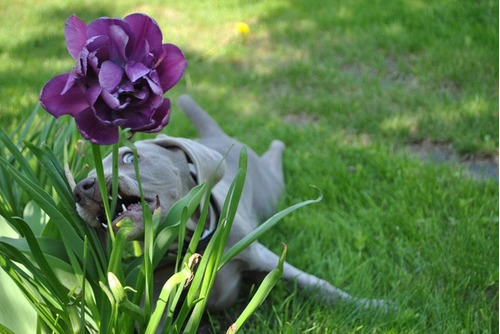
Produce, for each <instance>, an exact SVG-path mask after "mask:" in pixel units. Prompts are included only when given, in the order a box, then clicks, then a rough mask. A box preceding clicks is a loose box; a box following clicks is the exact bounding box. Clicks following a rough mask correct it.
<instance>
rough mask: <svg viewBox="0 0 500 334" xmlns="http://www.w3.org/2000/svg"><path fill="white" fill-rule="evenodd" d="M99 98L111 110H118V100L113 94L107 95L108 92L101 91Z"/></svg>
mask: <svg viewBox="0 0 500 334" xmlns="http://www.w3.org/2000/svg"><path fill="white" fill-rule="evenodd" d="M101 97H102V99H103V100H104V102H106V104H107V105H108V107H110V108H111V109H118V108H120V100H118V99H117V98H116V97H115V96H114V95H113V94H111V93H109V92H108V91H106V90H103V91H102V94H101ZM127 104H128V103H127Z"/></svg>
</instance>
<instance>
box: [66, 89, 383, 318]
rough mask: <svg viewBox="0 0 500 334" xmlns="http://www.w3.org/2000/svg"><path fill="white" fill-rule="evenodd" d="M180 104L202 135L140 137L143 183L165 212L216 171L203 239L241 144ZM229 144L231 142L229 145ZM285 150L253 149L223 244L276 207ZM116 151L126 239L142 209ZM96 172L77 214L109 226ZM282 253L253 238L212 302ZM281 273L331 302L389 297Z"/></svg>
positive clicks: (125, 151)
mask: <svg viewBox="0 0 500 334" xmlns="http://www.w3.org/2000/svg"><path fill="white" fill-rule="evenodd" d="M179 104H180V106H181V108H182V109H183V110H184V112H185V113H186V115H187V116H188V117H189V119H190V120H191V122H192V123H193V124H194V126H195V127H196V129H197V130H198V132H199V134H200V136H201V138H200V139H199V140H197V141H194V140H191V139H184V138H174V137H168V136H165V135H159V136H158V137H157V138H156V139H154V140H144V141H139V142H136V143H135V145H136V147H137V152H138V159H139V161H138V163H139V170H140V172H141V175H140V176H141V181H142V187H143V192H144V197H145V200H146V201H147V203H148V205H149V207H150V209H151V210H152V211H153V210H154V209H155V207H156V206H157V205H161V209H162V210H161V212H162V215H163V217H162V218H164V217H165V216H166V214H167V212H168V211H169V209H170V207H171V206H172V205H173V204H174V203H176V202H177V201H178V200H179V199H181V198H182V197H183V196H185V195H186V194H187V193H188V192H189V190H190V189H191V188H192V187H194V186H195V185H197V184H199V183H201V182H204V181H205V180H207V179H209V178H210V177H211V176H212V174H213V173H215V172H216V170H217V175H216V179H215V181H216V184H215V186H214V188H213V190H212V196H211V198H212V200H211V208H210V211H211V212H210V214H209V218H208V220H207V222H206V223H205V231H204V234H203V236H202V240H204V241H206V240H207V239H208V238H210V236H211V233H212V232H213V230H214V229H215V227H216V222H217V220H218V217H217V215H218V212H219V210H220V207H221V206H222V203H223V202H224V199H225V197H226V193H227V191H228V189H229V186H230V184H231V182H232V180H233V178H234V176H235V174H236V172H237V170H238V159H239V151H240V149H241V147H242V146H243V144H242V143H240V142H238V141H237V140H235V139H233V138H231V137H229V136H228V135H227V134H226V133H224V131H223V130H222V129H221V128H220V127H219V125H218V124H217V123H216V122H215V121H214V120H213V119H212V118H211V117H210V116H208V115H207V113H205V112H204V111H203V110H202V109H201V108H200V107H199V106H198V105H197V104H196V103H195V102H194V101H193V100H192V99H191V98H190V97H188V96H182V97H181V98H180V99H179ZM232 145H234V147H232V149H230V148H231V146H232ZM283 150H284V144H283V143H282V142H281V141H279V140H274V141H273V142H272V143H271V145H270V147H269V149H268V151H267V152H265V153H264V154H263V155H262V156H258V155H257V154H256V153H255V152H254V151H252V150H251V149H249V148H248V170H247V176H246V181H245V186H244V188H243V193H242V195H241V200H240V203H239V206H238V211H237V213H236V217H235V220H234V224H233V227H232V229H231V233H230V236H229V240H228V244H227V247H226V249H229V248H230V247H231V246H232V245H234V244H235V243H236V242H238V241H239V240H241V239H242V238H243V237H245V236H246V235H247V234H248V233H250V232H251V231H252V230H253V229H255V228H256V227H257V225H258V223H259V222H261V221H264V220H265V219H267V218H268V217H270V216H271V215H273V214H274V213H275V212H276V211H277V205H278V200H279V198H280V196H281V194H282V192H283V188H284V182H283V170H282V152H283ZM228 151H229V154H228V155H227V157H226V159H225V163H224V164H223V165H222V166H221V168H219V169H217V167H218V166H219V164H220V162H221V160H222V156H223V155H225V154H226V153H227V152H228ZM119 157H120V158H119V159H120V161H119V177H118V180H119V196H118V198H119V200H118V205H117V210H116V212H115V214H114V217H113V219H114V221H113V226H112V228H113V229H115V230H116V229H117V227H116V223H117V222H118V221H119V220H121V219H122V218H123V217H129V218H130V219H131V220H132V222H133V225H134V229H133V232H132V233H131V235H130V236H129V238H139V237H141V235H142V233H143V215H142V206H141V203H140V193H139V188H138V184H137V180H136V178H135V170H134V164H133V159H134V155H133V153H132V151H131V150H130V149H129V148H121V149H120V150H119ZM111 164H112V161H111V157H110V156H108V157H107V158H105V159H104V160H103V166H104V171H105V174H106V177H107V178H109V179H110V178H111ZM95 175H96V174H95V172H91V173H89V175H88V178H86V179H84V180H83V181H81V182H79V183H78V184H77V185H76V187H75V189H74V198H75V202H76V205H77V210H78V213H79V215H80V216H81V217H82V218H83V219H84V220H85V221H86V222H87V223H88V224H90V225H91V226H94V227H96V228H104V229H107V228H109V227H108V226H107V225H106V219H105V214H104V209H103V205H102V197H101V195H100V191H99V187H98V183H97V180H96V176H95ZM108 183H109V182H108ZM193 224H196V223H195V221H194V220H193V221H192V222H190V223H188V228H189V227H191V228H193ZM201 242H202V241H201V240H200V243H201ZM278 260H279V257H278V255H276V254H274V253H273V252H272V251H270V250H269V249H268V248H266V247H265V246H263V245H262V244H260V243H258V242H254V243H253V244H251V245H250V246H249V247H248V248H247V249H245V250H244V251H243V252H242V253H240V254H239V255H237V256H236V257H235V258H234V259H233V260H231V261H230V262H229V263H227V264H226V265H225V266H224V267H223V268H222V269H221V270H220V271H219V272H218V273H217V276H216V280H215V283H214V286H213V289H212V291H211V294H210V297H209V301H208V305H207V307H208V309H209V310H211V311H214V310H221V309H224V308H227V307H229V306H230V305H232V304H233V303H234V302H235V301H236V299H237V297H238V291H239V288H240V283H241V280H242V278H243V276H244V274H245V273H247V272H262V273H267V272H270V271H271V270H273V269H274V268H275V267H276V265H277V263H278ZM170 275H171V272H169V271H165V270H161V269H159V270H156V271H155V285H158V286H160V287H161V286H162V285H163V283H164V282H165V281H166V279H167V278H168V277H169V276H170ZM283 277H284V278H285V279H289V280H297V283H298V285H299V286H300V287H301V288H303V289H307V290H311V291H313V292H316V293H317V294H318V296H321V297H322V298H325V299H326V300H327V301H329V302H331V303H335V302H337V301H339V300H341V301H349V302H353V303H355V304H357V305H359V306H362V307H370V306H377V307H379V306H382V307H384V308H385V303H384V302H383V301H381V300H369V299H360V298H355V297H352V296H350V295H349V294H347V293H346V292H344V291H342V290H340V289H338V288H336V287H334V286H332V285H331V284H330V283H328V282H327V281H325V280H323V279H320V278H318V277H316V276H314V275H311V274H308V273H305V272H303V271H301V270H299V269H297V268H295V267H294V266H292V265H290V264H288V263H285V264H284V270H283Z"/></svg>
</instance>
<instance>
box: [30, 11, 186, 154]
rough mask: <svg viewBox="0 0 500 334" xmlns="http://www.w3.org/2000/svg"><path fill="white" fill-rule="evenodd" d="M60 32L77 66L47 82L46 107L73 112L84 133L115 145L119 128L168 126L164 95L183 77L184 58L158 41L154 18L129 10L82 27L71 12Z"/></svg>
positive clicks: (51, 110)
mask: <svg viewBox="0 0 500 334" xmlns="http://www.w3.org/2000/svg"><path fill="white" fill-rule="evenodd" d="M64 36H65V38H66V46H67V48H68V52H69V54H70V55H71V56H72V57H73V58H74V59H75V60H76V65H75V67H74V68H73V70H72V71H71V72H70V73H65V74H61V75H58V76H56V77H54V78H52V79H51V80H50V81H49V82H47V83H46V84H45V86H44V87H43V89H42V91H41V93H40V102H41V104H42V106H43V107H44V108H45V110H47V111H48V112H49V113H50V114H52V115H53V116H55V117H59V116H61V115H65V114H68V115H71V116H73V117H74V118H75V122H76V125H77V126H78V129H79V130H80V132H81V134H82V135H83V137H85V138H86V139H88V140H90V141H91V142H93V143H95V144H113V143H116V142H117V141H118V131H119V129H118V128H119V127H121V128H130V130H131V132H132V133H134V132H138V131H139V132H158V131H160V130H161V129H162V128H163V127H164V126H165V125H167V123H168V120H169V116H170V100H169V99H166V98H163V94H164V93H165V92H166V91H167V90H169V89H170V88H172V87H173V86H174V85H175V84H176V83H177V82H178V81H179V80H180V78H181V77H182V74H183V73H184V70H185V69H186V59H185V58H184V55H183V53H182V51H181V50H180V49H179V48H178V47H177V46H175V45H173V44H162V33H161V31H160V28H159V27H158V25H157V24H156V22H155V21H153V20H152V19H151V18H150V17H148V16H146V15H144V14H131V15H129V16H127V17H125V18H124V19H123V20H121V19H110V18H106V17H104V18H100V19H97V20H95V21H93V22H91V23H90V24H89V25H86V24H85V23H84V22H83V21H82V20H80V19H79V18H78V17H76V16H75V15H73V16H71V17H69V18H68V20H67V21H66V25H65V31H64Z"/></svg>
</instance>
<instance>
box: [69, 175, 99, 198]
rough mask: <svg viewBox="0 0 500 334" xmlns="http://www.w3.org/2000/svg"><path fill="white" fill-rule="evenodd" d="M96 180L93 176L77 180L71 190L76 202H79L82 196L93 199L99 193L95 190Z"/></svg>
mask: <svg viewBox="0 0 500 334" xmlns="http://www.w3.org/2000/svg"><path fill="white" fill-rule="evenodd" d="M96 185H97V180H96V179H95V178H88V179H85V180H82V181H80V182H78V184H77V185H76V186H75V189H74V190H73V199H74V200H75V202H76V203H80V202H81V201H82V200H83V198H85V197H86V198H91V199H95V198H96V197H97V196H99V195H100V193H99V192H98V191H96V190H97V187H96Z"/></svg>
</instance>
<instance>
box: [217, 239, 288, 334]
mask: <svg viewBox="0 0 500 334" xmlns="http://www.w3.org/2000/svg"><path fill="white" fill-rule="evenodd" d="M286 252H287V247H286V245H285V244H283V252H282V253H281V256H280V259H279V262H278V266H277V267H276V268H275V269H274V270H272V271H271V272H270V273H269V274H267V275H266V277H265V278H264V280H263V281H262V283H261V284H260V286H259V288H258V289H257V292H255V295H254V296H253V297H252V300H251V301H250V302H249V303H248V305H247V306H246V307H245V309H244V310H243V312H241V315H240V316H239V317H238V319H236V321H235V323H234V324H232V325H231V326H230V327H229V329H228V330H227V334H233V333H236V332H237V331H239V330H240V329H241V327H242V326H243V324H244V323H245V322H246V321H247V320H248V318H249V317H250V316H251V315H252V313H253V312H255V310H256V309H257V308H258V307H259V306H260V305H261V304H262V303H263V302H264V300H265V299H266V298H267V296H268V295H269V293H270V292H271V290H272V288H273V287H274V286H275V285H276V283H277V282H278V281H279V280H280V279H281V277H282V276H283V263H284V262H285V257H286Z"/></svg>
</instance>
